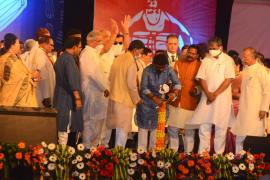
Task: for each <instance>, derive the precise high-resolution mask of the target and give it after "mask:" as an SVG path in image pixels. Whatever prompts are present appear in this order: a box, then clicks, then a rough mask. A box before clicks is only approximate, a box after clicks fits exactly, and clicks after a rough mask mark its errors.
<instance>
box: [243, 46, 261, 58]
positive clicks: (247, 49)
mask: <svg viewBox="0 0 270 180" xmlns="http://www.w3.org/2000/svg"><path fill="white" fill-rule="evenodd" d="M243 51H250V52H251V54H252V56H253V58H254V59H256V58H258V54H257V50H256V49H255V48H253V47H246V48H244V50H243Z"/></svg>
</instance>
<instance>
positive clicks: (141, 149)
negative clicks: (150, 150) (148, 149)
mask: <svg viewBox="0 0 270 180" xmlns="http://www.w3.org/2000/svg"><path fill="white" fill-rule="evenodd" d="M137 152H138V153H139V154H143V153H144V152H145V151H144V149H143V148H142V147H138V149H137Z"/></svg>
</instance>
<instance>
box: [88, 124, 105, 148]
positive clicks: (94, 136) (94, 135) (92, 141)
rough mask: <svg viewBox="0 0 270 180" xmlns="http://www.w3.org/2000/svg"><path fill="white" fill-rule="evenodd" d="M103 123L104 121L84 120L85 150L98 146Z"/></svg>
mask: <svg viewBox="0 0 270 180" xmlns="http://www.w3.org/2000/svg"><path fill="white" fill-rule="evenodd" d="M104 121H105V119H84V124H83V125H84V131H83V144H84V146H85V147H86V149H90V148H91V147H96V146H97V145H98V143H99V139H100V136H101V130H102V126H103V123H104Z"/></svg>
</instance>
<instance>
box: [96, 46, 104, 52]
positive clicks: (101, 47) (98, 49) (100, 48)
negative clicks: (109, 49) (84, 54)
mask: <svg viewBox="0 0 270 180" xmlns="http://www.w3.org/2000/svg"><path fill="white" fill-rule="evenodd" d="M103 47H104V45H103V44H100V45H97V47H96V48H95V49H96V50H97V51H98V54H100V53H101V50H102V49H103Z"/></svg>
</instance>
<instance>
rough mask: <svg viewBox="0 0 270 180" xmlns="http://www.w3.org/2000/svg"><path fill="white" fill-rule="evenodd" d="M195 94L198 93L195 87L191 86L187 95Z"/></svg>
mask: <svg viewBox="0 0 270 180" xmlns="http://www.w3.org/2000/svg"><path fill="white" fill-rule="evenodd" d="M197 94H198V91H197V88H192V89H191V90H190V91H189V95H190V96H192V97H195V96H197Z"/></svg>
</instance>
